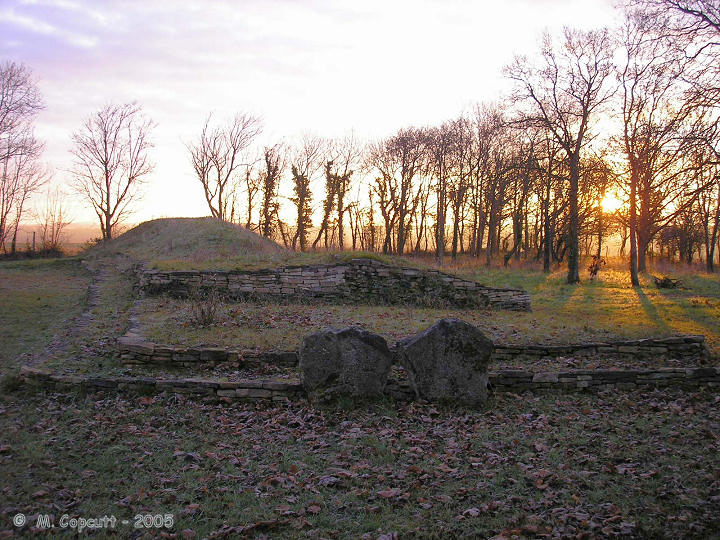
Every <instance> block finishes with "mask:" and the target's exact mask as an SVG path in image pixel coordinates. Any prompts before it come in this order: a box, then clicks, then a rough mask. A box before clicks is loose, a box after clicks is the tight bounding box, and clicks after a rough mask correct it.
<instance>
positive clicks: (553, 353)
mask: <svg viewBox="0 0 720 540" xmlns="http://www.w3.org/2000/svg"><path fill="white" fill-rule="evenodd" d="M590 356H592V357H596V358H598V357H599V358H617V359H622V360H632V359H638V360H646V359H652V358H675V359H679V358H683V359H692V360H696V361H698V362H701V361H703V360H705V359H707V358H708V357H709V351H708V349H707V346H706V345H705V336H673V337H666V338H652V339H638V340H631V341H612V342H607V343H579V344H574V345H503V344H498V343H496V344H495V352H494V353H493V356H492V361H493V362H495V363H497V362H501V361H509V360H519V361H534V360H541V359H544V358H549V359H555V358H560V357H590Z"/></svg>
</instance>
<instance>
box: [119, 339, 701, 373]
mask: <svg viewBox="0 0 720 540" xmlns="http://www.w3.org/2000/svg"><path fill="white" fill-rule="evenodd" d="M118 350H119V352H120V358H121V361H122V363H123V364H124V365H126V366H130V367H131V366H134V365H148V364H149V365H153V364H157V365H163V366H177V367H191V366H193V365H196V364H198V363H210V364H217V363H222V362H239V361H243V362H248V363H251V364H252V363H263V362H267V363H270V364H276V365H280V366H295V365H297V363H298V353H297V352H296V351H268V352H255V351H240V350H237V349H225V348H220V347H205V348H203V347H172V346H167V345H156V344H155V343H150V342H147V341H142V338H140V337H138V336H135V335H130V336H123V337H121V338H120V339H118ZM583 356H587V357H590V356H592V357H595V358H617V359H622V360H632V359H638V360H640V359H651V358H658V357H665V358H673V359H680V358H682V359H686V360H694V361H697V362H698V363H700V362H703V361H705V360H706V359H707V358H708V357H709V354H708V350H707V347H706V345H705V337H704V336H673V337H667V338H658V339H641V340H634V341H615V342H608V343H582V344H577V345H557V346H555V345H525V346H515V345H502V344H495V350H494V351H493V353H492V356H491V357H490V366H492V365H493V364H497V363H499V362H503V363H506V362H508V361H517V362H532V361H537V360H541V359H544V358H550V359H554V358H559V357H583Z"/></svg>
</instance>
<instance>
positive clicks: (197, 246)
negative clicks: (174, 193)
mask: <svg viewBox="0 0 720 540" xmlns="http://www.w3.org/2000/svg"><path fill="white" fill-rule="evenodd" d="M116 253H122V254H124V255H128V256H130V257H132V258H133V259H136V260H141V261H146V262H149V263H151V264H152V265H153V266H158V267H178V268H196V267H206V266H208V265H210V266H212V264H213V262H217V263H218V265H219V263H220V262H222V263H223V265H224V264H227V263H226V261H228V260H234V261H238V262H242V261H245V262H247V263H248V264H252V263H253V261H260V260H263V261H268V260H274V259H282V258H283V256H284V255H287V251H286V250H285V249H283V248H282V247H280V246H278V245H277V244H276V243H275V242H272V241H271V240H268V239H267V238H263V237H262V236H260V235H258V234H256V233H254V232H252V231H250V230H248V229H246V228H245V227H242V226H240V225H234V224H232V223H227V222H224V221H220V220H219V219H215V218H211V217H204V218H163V219H153V220H151V221H146V222H144V223H141V224H140V225H138V226H137V227H135V228H133V229H130V230H129V231H127V232H126V233H124V234H122V235H120V236H118V237H117V238H115V239H113V240H112V241H110V242H107V243H105V244H102V245H98V246H96V247H95V248H93V249H92V250H91V251H90V254H91V255H98V256H107V255H112V254H116Z"/></svg>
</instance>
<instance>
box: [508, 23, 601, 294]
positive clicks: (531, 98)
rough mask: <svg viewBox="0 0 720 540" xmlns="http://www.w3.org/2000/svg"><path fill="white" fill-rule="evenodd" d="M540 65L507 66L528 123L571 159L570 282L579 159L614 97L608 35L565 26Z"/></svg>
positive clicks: (574, 269) (575, 273) (574, 265)
mask: <svg viewBox="0 0 720 540" xmlns="http://www.w3.org/2000/svg"><path fill="white" fill-rule="evenodd" d="M541 56H542V60H541V65H540V66H534V65H532V64H531V63H530V62H529V61H528V59H527V58H524V57H518V58H516V59H515V62H514V63H513V64H512V65H510V66H509V67H507V68H506V70H505V71H506V74H507V75H508V76H509V77H510V78H511V79H512V80H514V81H515V82H516V83H517V86H516V90H515V94H514V97H515V99H516V100H517V101H519V102H522V103H526V104H528V105H529V107H528V110H526V111H525V112H526V114H525V118H524V121H526V122H528V123H530V124H531V125H535V126H537V127H540V128H543V129H547V130H548V131H550V133H552V135H553V137H554V138H555V140H556V141H557V142H558V144H559V145H560V146H561V148H562V149H563V151H564V152H565V154H566V155H567V159H568V164H569V169H570V178H569V183H570V189H569V199H570V216H569V217H570V229H569V232H568V246H569V256H568V276H567V280H568V283H577V282H579V281H580V273H579V256H580V252H579V216H578V212H579V209H578V191H579V183H580V159H581V155H582V151H583V148H584V147H585V146H586V144H587V143H588V141H589V139H590V138H591V133H590V128H591V120H592V118H593V115H594V114H595V113H596V112H597V110H598V108H599V107H601V106H602V105H603V104H604V103H606V102H607V100H608V99H609V98H610V97H611V95H612V92H611V91H608V90H607V89H606V85H605V82H606V79H607V78H608V76H609V75H610V73H611V69H612V63H611V59H612V47H611V44H610V38H609V36H608V32H607V31H605V30H601V31H588V32H585V31H580V30H572V29H569V28H566V29H565V31H564V35H563V41H562V45H561V46H560V47H559V48H558V47H556V46H555V44H554V43H553V42H552V40H551V38H550V36H549V35H547V34H546V35H545V37H544V39H543V42H542V47H541Z"/></svg>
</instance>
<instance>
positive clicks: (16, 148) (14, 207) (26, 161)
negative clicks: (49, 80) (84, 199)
mask: <svg viewBox="0 0 720 540" xmlns="http://www.w3.org/2000/svg"><path fill="white" fill-rule="evenodd" d="M42 108H43V102H42V98H41V96H40V92H39V91H38V89H37V86H36V85H35V83H34V81H33V80H32V76H31V73H30V70H29V69H28V68H27V67H25V66H24V65H23V64H17V63H13V62H5V63H3V64H0V248H2V249H3V250H5V251H7V245H6V242H7V240H8V239H11V248H10V251H13V252H14V251H15V246H16V243H17V231H18V227H19V225H20V222H21V221H22V218H23V212H24V210H25V207H26V203H27V200H28V198H29V197H30V196H31V195H32V194H33V193H35V192H37V191H38V190H39V189H40V188H41V187H42V185H43V184H44V183H45V182H46V180H47V174H46V172H45V170H44V168H43V167H42V166H41V165H40V163H39V162H38V160H39V158H40V155H41V153H42V150H43V146H42V144H40V143H39V142H38V140H37V139H36V138H35V136H34V134H33V129H32V127H33V126H32V124H33V121H34V119H35V116H36V115H37V114H38V112H39V111H40V110H42Z"/></svg>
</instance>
